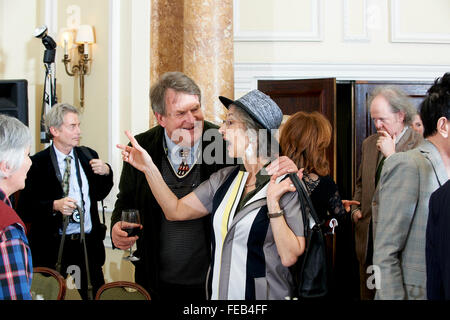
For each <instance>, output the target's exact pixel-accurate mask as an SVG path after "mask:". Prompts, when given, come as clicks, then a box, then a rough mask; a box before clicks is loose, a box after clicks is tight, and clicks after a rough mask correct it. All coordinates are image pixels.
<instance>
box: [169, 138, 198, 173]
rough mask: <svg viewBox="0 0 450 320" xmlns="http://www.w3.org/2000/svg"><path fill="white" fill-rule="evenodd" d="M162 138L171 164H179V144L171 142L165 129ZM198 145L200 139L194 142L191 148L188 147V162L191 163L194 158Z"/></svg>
mask: <svg viewBox="0 0 450 320" xmlns="http://www.w3.org/2000/svg"><path fill="white" fill-rule="evenodd" d="M164 138H165V141H166V146H167V156H168V158H169V160H170V162H172V163H173V164H176V165H179V164H180V163H181V156H180V152H179V151H180V149H181V146H179V145H178V144H176V143H175V142H173V141H172V140H171V139H170V138H169V136H168V135H167V131H166V129H164ZM199 145H200V139H199V140H198V141H197V142H196V143H195V144H194V146H193V147H192V148H190V152H189V157H188V159H187V163H188V164H193V163H194V162H195V160H196V156H195V155H196V154H197V150H198V147H199Z"/></svg>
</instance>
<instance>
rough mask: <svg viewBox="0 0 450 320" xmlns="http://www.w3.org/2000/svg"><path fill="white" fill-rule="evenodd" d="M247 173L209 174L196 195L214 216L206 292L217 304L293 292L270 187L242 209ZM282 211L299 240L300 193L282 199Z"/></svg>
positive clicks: (232, 170)
mask: <svg viewBox="0 0 450 320" xmlns="http://www.w3.org/2000/svg"><path fill="white" fill-rule="evenodd" d="M247 178H248V172H245V171H241V170H239V167H228V168H224V169H222V170H219V171H218V172H216V173H214V174H213V175H211V177H210V178H209V179H208V180H206V181H205V182H203V183H202V184H201V185H200V186H199V187H198V188H197V189H196V190H195V191H194V192H195V194H196V196H197V197H198V198H199V200H200V201H201V202H202V203H203V205H204V206H205V208H207V209H208V211H209V212H211V214H212V224H213V230H212V237H211V238H212V262H211V269H210V274H209V279H208V289H209V292H210V297H211V299H213V300H217V299H219V300H266V299H285V297H290V296H291V293H292V287H293V281H292V276H291V273H290V271H289V268H287V267H284V266H283V265H282V263H281V260H280V257H279V255H278V251H277V248H276V244H275V240H274V238H273V234H272V230H271V228H270V222H269V218H268V217H267V206H266V193H267V187H268V184H267V183H266V185H265V186H264V187H263V188H261V189H260V190H259V191H257V192H256V194H255V195H253V196H251V197H250V198H249V199H248V201H247V202H246V203H245V204H244V205H243V206H242V208H240V209H239V210H238V209H237V208H238V204H239V202H240V199H241V198H242V194H243V192H244V188H245V183H246V181H247ZM280 207H281V208H282V209H284V211H285V216H284V218H285V219H286V222H287V224H288V226H289V227H290V228H291V230H292V231H293V232H294V234H295V235H297V236H303V221H302V215H301V211H300V203H299V200H298V198H297V193H295V192H290V193H286V194H285V195H283V197H282V198H281V200H280Z"/></svg>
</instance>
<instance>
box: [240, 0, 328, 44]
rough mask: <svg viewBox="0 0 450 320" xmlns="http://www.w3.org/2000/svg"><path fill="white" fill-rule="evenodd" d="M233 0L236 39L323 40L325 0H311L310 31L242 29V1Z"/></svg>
mask: <svg viewBox="0 0 450 320" xmlns="http://www.w3.org/2000/svg"><path fill="white" fill-rule="evenodd" d="M241 1H245V0H233V16H234V22H233V30H234V41H322V40H323V39H322V37H323V36H322V32H323V12H324V10H323V0H311V2H312V4H311V18H312V22H311V30H310V31H280V32H277V31H243V30H241V29H240V23H239V21H240V2H241Z"/></svg>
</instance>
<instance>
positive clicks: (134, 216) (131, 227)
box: [120, 209, 141, 261]
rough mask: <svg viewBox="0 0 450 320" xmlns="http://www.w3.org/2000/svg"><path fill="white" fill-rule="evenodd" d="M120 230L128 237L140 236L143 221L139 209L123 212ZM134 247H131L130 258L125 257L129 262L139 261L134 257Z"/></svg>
mask: <svg viewBox="0 0 450 320" xmlns="http://www.w3.org/2000/svg"><path fill="white" fill-rule="evenodd" d="M120 228H121V229H122V230H123V231H126V232H127V234H128V237H134V236H137V235H138V234H139V231H140V230H141V219H140V216H139V210H137V209H127V210H122V221H121V223H120ZM132 248H133V246H131V247H130V255H129V256H128V257H123V259H124V260H128V261H139V260H140V259H139V258H138V257H135V256H134V255H133V252H132V250H131V249H132Z"/></svg>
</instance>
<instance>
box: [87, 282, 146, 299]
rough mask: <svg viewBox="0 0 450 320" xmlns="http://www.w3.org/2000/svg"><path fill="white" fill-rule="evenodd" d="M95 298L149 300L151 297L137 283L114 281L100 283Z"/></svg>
mask: <svg viewBox="0 0 450 320" xmlns="http://www.w3.org/2000/svg"><path fill="white" fill-rule="evenodd" d="M95 300H151V297H150V294H149V293H148V292H147V291H146V290H145V289H144V288H143V287H142V286H140V285H138V284H137V283H134V282H129V281H114V282H110V283H105V284H104V285H102V286H101V287H100V288H99V289H98V291H97V294H96V296H95Z"/></svg>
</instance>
